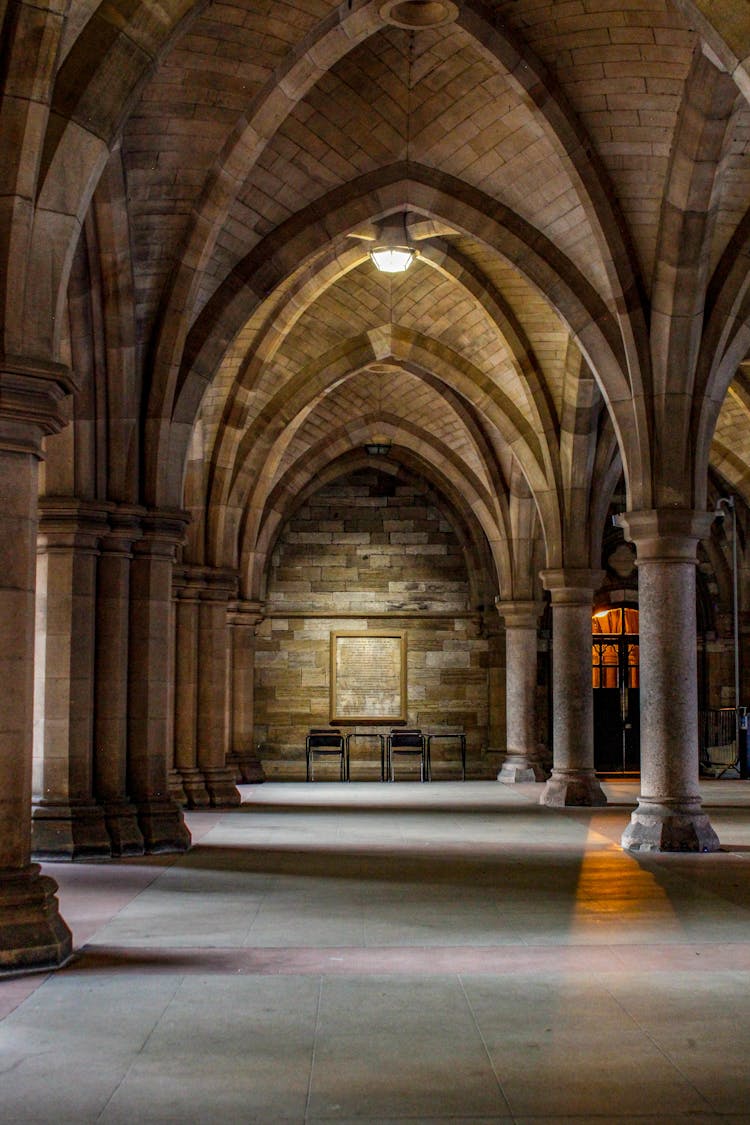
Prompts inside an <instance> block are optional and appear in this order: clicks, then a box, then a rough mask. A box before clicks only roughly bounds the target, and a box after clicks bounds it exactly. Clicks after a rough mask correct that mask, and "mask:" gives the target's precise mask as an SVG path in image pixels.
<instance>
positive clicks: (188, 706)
mask: <svg viewBox="0 0 750 1125" xmlns="http://www.w3.org/2000/svg"><path fill="white" fill-rule="evenodd" d="M202 586H203V582H202V580H201V581H199V582H197V583H196V582H195V581H191V580H190V579H189V578H188V577H186V576H181V577H180V579H179V580H178V583H177V589H176V591H175V592H176V594H177V601H176V604H175V614H176V631H175V720H174V753H175V757H174V764H175V769H176V770H177V771H178V773H179V774H180V777H181V778H182V787H183V790H184V792H185V797H186V800H187V804H188V807H189V808H191V809H195V808H205V807H206V806H207V805H210V804H211V798H210V797H209V795H208V791H207V790H206V785H205V782H204V780H203V774H202V773H201V771H200V770H199V769H198V605H199V599H200V590H201V587H202Z"/></svg>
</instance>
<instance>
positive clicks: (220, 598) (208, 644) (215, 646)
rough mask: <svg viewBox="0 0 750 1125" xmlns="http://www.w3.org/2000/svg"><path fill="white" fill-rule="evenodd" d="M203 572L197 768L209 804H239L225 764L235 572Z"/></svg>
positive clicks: (199, 613) (199, 639) (199, 622)
mask: <svg viewBox="0 0 750 1125" xmlns="http://www.w3.org/2000/svg"><path fill="white" fill-rule="evenodd" d="M205 573H206V588H205V589H204V590H203V592H202V594H201V601H200V604H199V607H198V768H199V769H200V771H201V773H202V774H203V781H204V783H205V786H206V790H207V791H208V795H209V797H210V798H211V804H212V805H239V804H240V802H241V800H242V798H241V796H240V792H239V789H238V788H237V786H236V784H235V781H234V773H233V772H232V770H231V769H229V768H228V766H227V650H228V647H229V645H228V642H229V624H228V622H227V609H228V605H229V599H230V597H232V596H233V595H234V592H235V583H234V576H233V575H228V574H226V573H225V572H222V571H213V572H212V571H206V572H205Z"/></svg>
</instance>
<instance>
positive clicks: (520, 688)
mask: <svg viewBox="0 0 750 1125" xmlns="http://www.w3.org/2000/svg"><path fill="white" fill-rule="evenodd" d="M495 604H496V606H497V610H498V613H499V614H500V616H501V617H502V618H503V620H504V622H505V668H506V673H505V706H506V729H507V739H506V744H507V754H506V758H505V761H504V762H503V764H502V766H501V768H500V772H499V773H498V775H497V780H498V781H502V782H504V783H505V784H506V785H514V784H516V783H518V782H520V781H536V780H537V775H536V772H535V759H536V675H537V623H538V621H539V615H540V614H541V612H542V608H543V607H542V606H541V605H540V604H539V603H538V602H534V601H517V602H501V601H497V602H496V603H495ZM539 780H543V778H542V777H541V771H540V777H539Z"/></svg>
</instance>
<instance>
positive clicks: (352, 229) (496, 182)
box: [27, 0, 750, 596]
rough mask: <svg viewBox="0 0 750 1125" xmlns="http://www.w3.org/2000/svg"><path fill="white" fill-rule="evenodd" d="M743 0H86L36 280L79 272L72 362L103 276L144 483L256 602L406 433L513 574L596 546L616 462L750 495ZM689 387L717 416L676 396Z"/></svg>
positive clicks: (647, 486)
mask: <svg viewBox="0 0 750 1125" xmlns="http://www.w3.org/2000/svg"><path fill="white" fill-rule="evenodd" d="M740 9H742V11H740ZM744 12H745V6H744V5H737V4H733V3H731V2H730V0H726V2H717V3H708V2H706V3H702V4H697V3H690V2H687V0H681V2H676V0H675V2H672V0H632V2H629V0H618V2H617V3H613V2H612V0H554V2H553V0H496V2H494V3H488V4H482V3H479V2H476V0H471V2H468V3H457V4H455V5H454V4H452V3H450V2H448V0H403V2H401V3H393V2H391V3H387V2H386V3H383V2H382V0H344V2H343V3H341V4H334V3H330V2H327V0H288V2H286V3H278V2H276V3H273V4H271V3H269V2H267V0H236V2H234V3H227V2H223V0H222V2H216V3H210V4H195V5H191V4H188V3H185V2H183V3H182V4H180V3H174V2H173V3H165V4H162V5H150V4H132V5H126V4H125V3H117V2H116V0H112V2H110V3H105V4H102V5H100V6H98V5H97V4H96V2H95V0H94V2H92V0H79V2H76V0H74V2H73V3H72V5H71V8H70V13H69V15H68V18H67V22H66V23H65V24H64V27H63V30H62V43H61V48H60V52H59V54H58V56H57V58H56V61H55V64H54V67H53V68H52V79H51V114H50V117H49V121H48V123H47V126H46V134H45V140H44V143H43V145H42V146H41V150H40V160H39V168H38V185H37V204H36V205H37V220H36V222H37V226H36V228H35V234H34V237H33V239H32V243H33V245H32V249H31V251H30V253H31V256H32V258H33V255H34V254H36V255H37V257H40V256H42V252H41V250H40V249H39V248H40V247H42V246H43V245H45V243H44V237H45V232H47V238H48V240H50V239H51V241H52V243H53V244H54V245H55V246H57V245H58V243H59V244H60V248H59V251H58V252H57V253H56V255H55V264H54V266H53V267H50V266H49V265H48V263H46V262H44V263H42V265H39V264H38V263H36V264H35V262H34V261H32V263H31V265H30V267H29V277H30V278H31V281H32V282H33V280H34V278H37V279H38V278H39V277H40V275H41V273H45V276H46V274H47V273H50V272H51V273H54V271H55V269H57V271H58V273H59V277H60V279H61V283H64V284H65V285H66V287H67V290H66V291H67V293H68V301H69V304H68V308H69V310H73V312H72V313H71V315H70V316H69V318H68V322H69V324H70V331H69V333H67V336H66V333H65V332H63V333H61V334H60V335H61V338H60V342H59V349H60V351H61V352H62V353H64V354H65V353H67V354H68V355H69V356H70V355H72V356H73V357H74V358H75V356H76V355H78V354H79V352H80V347H81V346H80V342H79V337H81V336H82V334H83V329H82V326H81V325H82V322H81V319H80V314H79V315H78V319H76V315H74V314H75V310H76V293H77V290H76V280H77V279H78V281H79V282H80V281H81V278H84V280H85V279H86V278H88V279H89V283H90V281H91V278H92V277H98V278H99V285H100V287H101V289H102V291H103V293H104V295H105V300H104V307H105V316H104V319H105V329H104V338H105V345H106V347H105V351H106V350H107V348H108V349H109V351H108V352H107V354H108V355H109V360H108V361H107V362H108V363H109V364H110V370H109V371H108V375H107V377H108V379H109V380H110V383H111V384H112V385H115V384H117V380H118V379H120V380H124V379H125V378H127V379H130V380H131V381H132V384H133V386H134V387H136V388H137V391H136V392H135V396H136V398H138V397H141V398H142V405H141V406H138V407H136V408H134V407H133V406H132V403H131V405H130V406H126V405H122V407H121V413H122V415H123V417H124V416H126V415H127V414H128V412H130V414H134V415H136V416H137V415H139V414H140V415H142V416H143V418H144V425H143V427H142V432H141V435H140V438H139V441H140V445H141V451H140V454H139V456H138V457H135V458H133V457H132V455H131V456H130V460H131V461H132V462H133V464H136V463H137V462H138V461H139V460H142V462H143V464H144V466H145V469H144V475H143V477H142V478H141V480H140V481H139V483H138V484H137V486H135V491H136V493H137V495H135V494H134V495H133V499H139V500H145V501H146V502H148V503H153V504H162V505H172V506H177V505H181V504H182V505H185V506H187V507H189V508H190V509H191V511H192V513H193V516H194V520H193V526H192V529H191V532H190V536H191V539H190V547H189V551H190V553H191V555H192V557H193V558H194V559H195V561H200V562H208V563H212V564H217V565H226V566H241V568H242V572H243V581H244V582H245V592H246V594H248V595H252V593H253V591H254V590H255V591H257V588H258V583H259V581H260V578H259V575H260V573H261V572H262V569H263V560H264V559H265V558H266V557H267V552H268V549H269V547H270V546H271V545H272V542H273V537H274V534H275V533H276V529H278V526H279V524H280V521H281V520H283V518H285V514H288V512H289V511H290V510H291V509H292V508H293V506H294V503H295V502H296V498H297V497H298V496H299V495H300V494H301V492H302V491H303V490H304V489H305V488H307V487H308V486H309V484H310V482H311V481H314V480H315V479H317V478H318V477H321V479H322V474H323V473H325V472H328V471H329V469H330V467H331V466H332V465H335V466H338V467H339V468H340V471H341V472H342V473H343V472H346V471H348V468H349V467H351V465H352V464H354V463H355V462H356V461H357V459H358V458H361V456H362V447H363V445H364V444H365V443H366V442H367V441H368V440H370V439H372V438H373V437H380V438H383V439H385V440H387V441H388V442H390V443H391V446H392V453H391V456H394V457H396V458H399V457H402V458H403V459H404V460H405V463H408V464H409V466H410V467H411V469H412V470H414V469H415V468H416V469H417V470H418V471H420V472H421V473H422V474H423V475H424V476H425V477H427V479H429V480H430V481H431V483H432V484H433V485H434V486H435V487H436V488H437V490H438V491H439V492H441V493H442V494H444V495H445V496H447V497H449V498H450V501H451V503H453V504H454V505H455V506H456V510H457V511H458V510H459V509H461V510H462V514H463V518H464V519H466V520H467V521H468V522H469V523H470V524H471V525H472V527H473V528H474V530H475V531H476V533H477V534H479V535H483V536H484V537H485V538H486V540H487V542H488V543H489V545H490V549H491V551H492V554H493V556H494V559H495V566H496V569H497V579H498V587H499V588H500V589H501V592H503V591H504V592H505V595H506V596H522V595H524V594H529V593H530V587H528V579H527V578H526V577H524V575H525V563H524V559H526V561H528V553H529V551H533V548H532V547H531V546H529V544H531V543H533V541H534V539H536V538H537V537H539V536H542V537H543V538H544V540H545V543H546V550H547V558H548V564H550V565H556V564H560V563H561V562H562V561H565V562H566V563H568V564H572V565H587V563H589V562H591V563H596V560H597V552H598V546H599V541H600V537H601V527H602V521H603V519H604V515H605V513H606V510H607V505H608V503H609V498H610V496H611V493H612V490H613V489H614V487H615V486H616V484H617V481H618V479H619V477H620V474H621V472H622V471H623V468H624V470H625V474H626V478H627V482H628V487H629V489H630V490H631V503H634V504H638V503H639V502H640V503H641V504H642V505H645V506H656V504H657V503H669V502H672V500H671V499H670V497H673V496H675V497H677V499H676V500H675V501H674V502H675V503H679V504H683V503H684V504H688V503H689V500H690V497H688V498H687V499H685V498H684V497H685V496H687V492H685V494H684V495H683V493H681V492H680V488H682V487H683V486H682V485H681V483H680V481H681V480H682V479H683V477H689V476H690V474H691V473H692V474H693V476H695V475H696V474H698V475H699V470H700V465H701V464H702V462H701V454H700V446H701V441H703V442H704V443H706V442H707V448H708V447H710V449H711V453H710V456H711V460H712V462H713V464H714V466H715V468H716V469H717V470H718V471H719V472H720V473H721V475H722V477H723V478H724V480H725V481H726V483H727V485H728V486H730V487H732V488H735V489H737V490H739V491H740V492H743V493H744V495H745V498H746V499H748V500H750V426H748V408H749V406H750V389H749V388H750V384H749V383H748V375H747V374H746V373H745V372H744V370H743V368H742V366H741V364H742V361H743V360H744V359H745V355H746V351H747V347H748V341H747V340H746V339H745V332H746V329H745V324H746V320H747V317H746V314H745V307H744V305H745V285H746V282H745V278H744V275H745V272H746V270H745V263H746V260H747V259H746V250H745V240H746V238H747V230H746V228H747V226H748V205H749V204H750V151H749V149H748V146H749V145H750V104H748V101H747V100H746V95H747V93H748V92H749V91H750V80H749V79H748V77H747V76H746V67H745V63H744V61H743V60H744V59H745V58H746V57H748V56H749V55H750V16H749V15H747V14H743V13H744ZM394 213H399V214H402V215H403V216H404V220H405V223H406V229H407V232H408V233H409V235H410V237H411V238H412V239H413V240H414V245H415V246H416V247H417V248H418V250H419V256H418V258H417V260H416V262H415V264H414V265H413V266H412V267H411V268H410V269H409V270H408V271H407V272H406V273H404V274H402V275H398V276H387V275H384V274H380V273H378V272H377V271H376V269H375V267H374V266H373V264H372V262H371V261H370V259H369V256H368V248H369V246H370V245H371V244H372V243H371V241H370V240H371V239H372V238H373V237H374V236H375V235H376V233H377V230H378V223H379V222H380V221H381V220H382V219H383V218H385V217H387V216H388V215H392V214H394ZM39 216H45V217H46V216H53V218H50V219H49V222H48V223H46V220H45V223H42V219H41V218H40V217H39ZM76 223H78V224H79V227H76ZM79 228H80V230H81V231H83V238H82V239H81V238H79ZM34 240H36V241H34ZM76 244H77V246H78V251H77V254H78V258H79V259H80V258H81V256H82V255H83V254H84V250H83V249H82V248H85V254H86V255H87V256H88V262H87V264H86V266H85V269H84V267H83V265H81V263H80V261H79V262H78V265H76V260H77V259H76V256H75V255H74V253H73V250H74V248H75V246H76ZM35 247H36V249H35ZM94 260H95V261H96V265H95V266H94V265H92V261H94ZM45 271H46V272H45ZM66 271H67V272H66ZM29 284H30V283H29ZM49 287H50V288H51V289H54V285H50V286H49ZM50 300H51V303H52V305H54V300H55V299H54V295H53V297H52V298H50ZM107 302H109V304H107ZM681 302H684V307H683V305H682V304H681ZM107 309H109V311H110V314H112V310H113V309H115V310H116V317H117V320H118V325H119V327H118V329H117V331H115V329H114V328H113V327H112V326H110V327H109V328H107V325H106V317H107ZM717 309H718V310H719V311H720V312H722V317H721V323H720V324H718V325H714V322H715V321H716V320H717V315H716V310H717ZM39 315H41V314H39ZM712 315H713V317H714V320H713V321H712V320H711V316H712ZM696 320H699V321H700V325H699V328H698V329H697V330H696V329H695V328H694V327H693V322H694V321H696ZM27 323H28V315H27ZM125 325H127V326H128V327H127V328H126V327H124V326H125ZM665 326H666V327H665ZM685 326H687V327H685ZM706 341H708V342H706ZM77 349H78V350H77ZM37 350H38V349H37ZM683 357H684V370H685V383H684V386H682V387H678V388H676V387H675V380H676V379H678V380H679V372H680V370H681V367H680V365H681V364H682V363H683ZM675 372H677V373H678V374H677V375H675ZM730 382H731V387H730V393H729V394H728V395H727V396H726V398H725V394H726V387H727V386H728V385H729V384H730ZM655 388H656V389H655ZM696 388H698V391H699V393H700V396H701V399H704V398H705V399H706V400H709V401H711V402H713V401H714V400H716V405H715V408H713V407H712V408H711V409H708V410H706V409H704V408H701V409H700V410H699V409H698V408H696V407H695V406H688V407H687V408H686V409H685V411H684V412H683V413H684V415H685V417H684V419H683V420H681V419H682V414H681V408H680V407H679V405H678V404H677V398H678V397H679V396H682V397H685V396H688V397H690V396H691V395H693V394H694V393H695V391H696ZM660 396H661V397H660ZM670 396H673V397H670ZM675 396H676V397H675ZM111 398H112V399H113V398H114V396H111ZM646 399H649V401H650V400H653V401H654V402H656V403H657V405H656V406H655V407H653V411H652V414H651V415H649V416H648V418H647V417H646V415H645V413H644V412H643V411H642V409H641V406H640V403H641V402H642V401H645V400H646ZM722 402H723V406H721V410H720V413H718V423H717V426H716V432H715V436H713V438H712V437H711V433H710V431H711V430H712V427H713V420H714V417H715V415H716V414H717V412H718V411H719V405H720V404H721V403H722ZM659 403H661V405H659ZM624 404H627V405H624ZM110 409H113V407H112V406H110ZM672 409H674V410H675V415H674V416H675V419H676V420H675V423H674V427H673V428H674V430H675V431H680V432H682V431H684V433H683V436H682V439H681V442H682V444H680V442H676V444H675V446H674V450H672V447H671V445H670V448H669V450H668V451H667V452H666V453H665V452H664V450H665V444H664V443H665V437H664V434H665V433H666V434H669V432H670V430H669V425H668V424H667V427H666V430H664V431H663V432H662V431H661V430H660V429H659V426H660V425H664V424H665V423H664V421H663V419H662V422H661V423H660V422H659V418H660V416H661V415H660V412H661V414H664V412H665V411H667V412H669V411H670V410H672ZM712 411H713V412H712ZM654 419H655V421H654ZM706 434H708V438H706ZM693 446H695V447H696V448H698V453H697V454H696V455H695V457H696V463H697V465H698V469H695V468H689V467H688V468H687V469H685V471H684V473H683V477H680V476H679V473H678V472H677V470H675V472H674V473H673V474H672V470H671V468H670V465H669V462H671V461H679V460H680V457H681V456H684V458H685V459H687V460H689V459H690V458H691V457H692V456H693V453H692V452H691V450H692V448H693ZM680 450H683V453H680ZM685 450H687V452H684V451H685ZM121 459H122V458H121ZM662 461H663V462H665V463H666V464H662ZM654 465H656V466H657V468H656V469H654V468H653V466H654ZM133 471H134V472H135V471H136V470H133ZM660 474H661V475H660ZM670 474H672V475H670ZM665 476H666V477H669V483H668V484H667V485H664V487H663V488H662V491H661V492H660V491H659V489H660V487H661V486H660V485H659V484H658V483H657V484H656V485H655V484H654V483H653V481H654V479H656V478H658V479H659V480H661V479H662V478H665ZM673 478H674V479H673ZM691 487H692V488H693V495H695V494H697V495H698V496H699V497H700V485H699V486H698V487H697V489H696V488H695V487H694V486H691ZM639 490H640V491H639ZM670 490H671V491H670Z"/></svg>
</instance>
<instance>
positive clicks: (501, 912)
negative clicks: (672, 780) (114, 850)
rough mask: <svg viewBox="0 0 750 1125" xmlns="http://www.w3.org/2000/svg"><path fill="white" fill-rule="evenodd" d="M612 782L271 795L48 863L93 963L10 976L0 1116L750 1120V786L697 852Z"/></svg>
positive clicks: (629, 789) (2, 1034)
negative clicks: (163, 833)
mask: <svg viewBox="0 0 750 1125" xmlns="http://www.w3.org/2000/svg"><path fill="white" fill-rule="evenodd" d="M605 788H606V790H607V792H608V795H609V797H610V801H611V804H610V806H609V807H608V808H606V809H597V810H592V811H588V810H563V811H558V810H551V809H546V808H541V807H540V806H539V805H537V804H536V803H535V801H536V796H537V794H538V787H535V786H532V785H528V786H526V785H524V786H517V787H515V788H513V787H506V786H502V785H497V784H492V783H489V784H488V783H481V782H468V783H465V784H460V783H456V784H453V783H442V784H441V783H436V784H433V785H424V786H420V785H418V784H411V783H408V782H406V783H399V784H396V785H390V786H389V785H379V784H367V783H360V784H356V783H352V784H349V785H339V784H326V783H317V784H315V785H304V784H286V785H282V784H266V785H264V786H257V787H245V788H244V789H243V796H244V801H245V803H244V804H243V806H242V807H241V808H240V809H237V810H234V811H231V812H226V813H222V812H205V813H192V814H189V818H188V819H189V822H190V826H191V829H192V831H193V834H194V841H195V846H194V847H193V849H192V851H191V852H189V853H188V854H187V855H185V856H182V857H180V858H175V857H159V858H152V859H147V860H143V859H140V860H129V861H125V862H121V863H116V864H93V863H88V864H72V865H56V866H54V868H52V867H51V866H50V867H49V868H48V870H50V871H51V872H52V874H53V875H54V876H55V878H57V879H58V881H59V883H60V895H61V902H62V909H63V913H64V916H65V917H66V918H67V920H68V922H69V923H70V925H71V926H72V928H73V931H74V938H75V944H76V948H77V956H76V958H75V960H74V961H73V963H72V964H71V965H70V966H69V967H68V968H66V969H64V970H63V971H61V972H58V973H55V974H49V975H44V974H42V975H38V976H31V977H29V976H27V977H19V978H15V979H9V980H5V981H3V982H2V983H1V984H0V1017H2V1018H1V1019H0V1121H2V1122H3V1123H10V1122H23V1123H25V1125H31V1123H50V1125H52V1123H54V1125H58V1123H63V1122H64V1123H68V1122H70V1123H76V1125H85V1123H88V1122H106V1123H108V1125H114V1123H122V1125H125V1123H126V1122H127V1123H128V1125H130V1123H132V1122H139V1123H140V1122H144V1123H146V1122H181V1123H186V1125H189V1123H193V1122H196V1123H214V1122H216V1123H235V1122H236V1123H249V1122H259V1123H263V1125H266V1123H268V1125H272V1123H274V1122H298V1123H302V1122H306V1123H313V1122H324V1121H335V1122H338V1123H343V1122H361V1121H371V1122H378V1123H380V1125H386V1123H388V1122H403V1121H408V1122H411V1123H413V1125H417V1123H419V1125H427V1123H437V1122H453V1123H454V1125H457V1123H462V1125H481V1123H487V1122H516V1123H517V1125H532V1123H534V1122H539V1123H541V1122H545V1123H550V1122H577V1123H579V1125H584V1123H589V1122H591V1123H593V1122H597V1123H599V1125H601V1123H602V1122H608V1121H613V1122H631V1121H636V1122H638V1123H639V1125H652V1123H653V1125H656V1123H657V1122H658V1123H659V1125H665V1123H669V1122H690V1123H692V1125H703V1123H704V1122H709V1121H711V1122H713V1121H721V1122H724V1123H725V1125H737V1123H739V1122H743V1123H747V1122H750V878H748V876H749V875H750V783H747V782H739V781H723V782H713V783H706V784H705V786H704V797H705V800H706V803H707V804H708V806H709V807H710V813H711V818H712V822H713V824H714V826H715V827H716V829H717V831H718V832H719V836H720V838H721V840H722V844H723V850H722V852H720V853H717V854H716V855H701V856H690V855H673V856H656V857H654V856H646V857H634V856H631V855H626V854H624V853H623V852H622V851H621V850H620V849H619V847H618V846H617V841H618V839H619V836H620V833H621V831H622V829H623V827H624V825H625V824H626V822H627V818H628V811H629V809H630V808H631V807H632V805H633V803H634V799H635V794H636V789H635V786H634V785H631V784H623V783H619V784H617V783H607V784H606V786H605Z"/></svg>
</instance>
